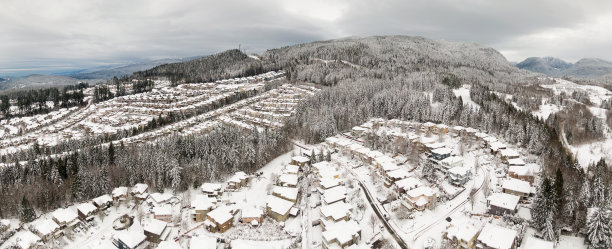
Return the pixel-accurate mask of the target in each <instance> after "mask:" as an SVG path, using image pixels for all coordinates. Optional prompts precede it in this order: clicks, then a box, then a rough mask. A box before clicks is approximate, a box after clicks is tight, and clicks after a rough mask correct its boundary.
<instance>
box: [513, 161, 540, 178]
mask: <svg viewBox="0 0 612 249" xmlns="http://www.w3.org/2000/svg"><path fill="white" fill-rule="evenodd" d="M510 172H512V173H514V174H516V175H519V176H533V175H534V172H535V169H533V167H532V166H531V165H529V164H528V165H525V166H510V167H508V173H510Z"/></svg>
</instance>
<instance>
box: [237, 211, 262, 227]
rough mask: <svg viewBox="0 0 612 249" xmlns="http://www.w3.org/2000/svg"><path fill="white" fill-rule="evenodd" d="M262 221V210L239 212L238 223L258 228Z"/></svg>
mask: <svg viewBox="0 0 612 249" xmlns="http://www.w3.org/2000/svg"><path fill="white" fill-rule="evenodd" d="M262 220H263V210H261V209H259V208H243V209H242V212H241V217H240V222H242V223H244V224H251V225H253V226H258V225H259V224H261V221H262Z"/></svg>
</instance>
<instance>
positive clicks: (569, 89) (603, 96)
mask: <svg viewBox="0 0 612 249" xmlns="http://www.w3.org/2000/svg"><path fill="white" fill-rule="evenodd" d="M551 79H552V80H554V81H555V82H556V84H548V85H541V86H542V87H544V88H548V89H552V90H553V93H554V94H560V93H562V92H564V93H566V94H568V95H571V94H572V93H573V92H575V91H585V92H586V93H587V94H588V95H589V99H590V100H591V102H592V103H593V104H595V105H596V106H599V105H601V102H602V101H603V100H607V99H610V98H612V92H610V91H608V89H605V88H603V87H599V86H592V85H580V84H576V83H574V82H571V81H568V80H564V79H561V78H551Z"/></svg>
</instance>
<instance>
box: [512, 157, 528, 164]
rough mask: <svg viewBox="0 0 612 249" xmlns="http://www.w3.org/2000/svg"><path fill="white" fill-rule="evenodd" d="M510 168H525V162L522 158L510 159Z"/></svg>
mask: <svg viewBox="0 0 612 249" xmlns="http://www.w3.org/2000/svg"><path fill="white" fill-rule="evenodd" d="M508 166H525V161H523V159H521V158H520V157H519V158H512V159H508Z"/></svg>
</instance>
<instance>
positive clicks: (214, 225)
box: [204, 206, 234, 233]
mask: <svg viewBox="0 0 612 249" xmlns="http://www.w3.org/2000/svg"><path fill="white" fill-rule="evenodd" d="M204 224H205V225H206V227H207V228H208V231H210V232H218V233H224V232H225V231H227V230H228V229H230V228H231V227H232V226H233V225H234V215H233V213H232V211H231V209H230V208H228V207H227V206H221V207H217V208H215V209H214V210H212V211H210V212H208V213H207V214H206V220H205V221H204Z"/></svg>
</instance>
